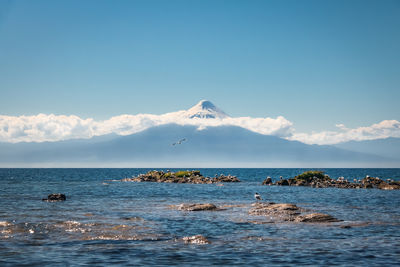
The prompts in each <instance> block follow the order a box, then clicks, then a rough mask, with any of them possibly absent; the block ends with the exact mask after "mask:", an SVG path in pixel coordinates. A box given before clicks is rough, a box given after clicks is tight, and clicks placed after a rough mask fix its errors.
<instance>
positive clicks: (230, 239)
mask: <svg viewBox="0 0 400 267" xmlns="http://www.w3.org/2000/svg"><path fill="white" fill-rule="evenodd" d="M171 170H174V169H171ZM200 170H201V172H202V174H204V175H208V176H214V175H215V174H220V173H223V174H231V175H236V176H238V178H239V179H241V180H242V182H241V183H232V184H229V183H226V184H225V185H224V186H216V185H215V184H211V185H207V184H204V185H203V184H200V185H197V184H163V183H133V182H120V181H116V180H119V179H122V178H126V177H132V176H136V175H138V174H140V173H145V172H146V171H148V169H0V266H15V265H29V266H36V265H37V266H45V265H53V264H56V265H61V266H69V265H96V266H110V265H123V266H129V265H131V266H138V265H158V266H162V265H181V266H207V265H226V266H232V265H244V266H249V265H252V266H261V265H285V266H288V265H302V264H307V265H318V266H322V265H345V266H396V265H397V266H398V265H400V191H385V190H377V189H336V188H308V187H277V186H262V185H261V182H262V181H263V180H264V179H265V178H266V176H271V177H272V178H273V179H278V177H279V176H280V175H282V176H283V177H285V178H289V177H294V176H295V175H297V174H299V173H301V172H303V171H304V170H306V169H200ZM323 170H324V171H325V172H326V173H327V174H328V175H330V176H331V177H334V178H337V177H339V176H344V177H345V178H348V179H351V180H352V179H354V178H357V179H360V178H363V177H365V175H370V176H378V177H380V178H384V179H386V178H391V179H395V180H400V169H323ZM56 192H60V193H64V194H66V195H67V201H65V202H53V203H49V202H43V201H41V199H42V198H45V197H46V196H47V195H48V194H50V193H56ZM255 192H258V193H260V194H261V195H262V197H263V198H264V200H266V201H274V202H277V203H294V204H297V205H298V206H300V207H303V208H306V209H309V210H315V211H317V212H323V213H328V214H330V215H332V216H334V217H336V218H338V219H340V220H343V221H342V222H339V223H332V224H305V223H288V222H286V223H284V222H278V223H266V224H258V223H254V221H262V220H263V218H259V217H257V216H250V215H248V209H249V207H250V205H251V204H252V203H254V200H253V195H254V193H255ZM199 202H203V203H204V202H210V203H214V204H216V205H218V206H222V207H225V210H221V211H202V212H182V211H178V210H175V209H172V208H170V205H175V204H181V203H199ZM348 224H351V225H353V227H351V228H341V227H340V226H342V225H348ZM197 234H201V235H204V236H205V237H207V238H208V239H209V240H210V241H211V242H212V243H211V244H207V245H194V244H185V243H184V242H182V241H181V238H183V237H185V236H192V235H197Z"/></svg>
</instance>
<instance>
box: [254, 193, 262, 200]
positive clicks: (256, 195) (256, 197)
mask: <svg viewBox="0 0 400 267" xmlns="http://www.w3.org/2000/svg"><path fill="white" fill-rule="evenodd" d="M254 198H255V199H256V200H262V198H261V196H260V194H258V193H255V194H254Z"/></svg>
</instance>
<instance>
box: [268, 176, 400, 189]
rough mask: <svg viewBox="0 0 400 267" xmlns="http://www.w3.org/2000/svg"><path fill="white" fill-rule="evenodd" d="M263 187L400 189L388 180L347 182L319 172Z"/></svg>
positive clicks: (281, 180)
mask: <svg viewBox="0 0 400 267" xmlns="http://www.w3.org/2000/svg"><path fill="white" fill-rule="evenodd" d="M262 184H263V185H280V186H309V187H315V188H327V187H336V188H377V189H384V190H395V189H400V182H396V181H393V180H390V179H388V180H387V182H385V181H384V180H382V179H380V178H378V177H369V176H367V177H365V178H364V179H362V180H355V182H349V181H348V180H346V179H344V177H339V178H338V179H332V178H330V177H329V176H328V175H326V174H324V173H323V172H321V171H307V172H304V173H302V174H300V175H298V176H296V177H294V178H290V179H280V180H278V181H276V182H275V183H272V181H271V180H268V178H267V179H266V180H264V181H263V183H262Z"/></svg>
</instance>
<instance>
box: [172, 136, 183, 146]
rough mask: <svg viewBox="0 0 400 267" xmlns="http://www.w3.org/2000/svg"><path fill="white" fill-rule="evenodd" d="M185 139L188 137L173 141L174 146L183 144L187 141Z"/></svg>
mask: <svg viewBox="0 0 400 267" xmlns="http://www.w3.org/2000/svg"><path fill="white" fill-rule="evenodd" d="M185 141H186V138H183V139H181V140H179V141H178V142H175V143H173V144H172V145H173V146H176V145H180V144H182V143H183V142H185Z"/></svg>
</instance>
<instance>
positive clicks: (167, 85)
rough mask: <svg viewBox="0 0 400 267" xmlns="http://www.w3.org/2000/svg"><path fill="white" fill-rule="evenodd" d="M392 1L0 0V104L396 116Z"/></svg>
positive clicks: (309, 117)
mask: <svg viewBox="0 0 400 267" xmlns="http://www.w3.org/2000/svg"><path fill="white" fill-rule="evenodd" d="M399 47H400V1H365V0H363V1H351V0H348V1H339V0H337V1H285V0H284V1H218V0H217V1H215V0H214V1H204V0H203V1H194V0H193V1H151V0H150V1H40V0H38V1H5V0H2V1H0V92H1V94H0V96H1V97H0V114H1V115H15V116H18V115H23V114H26V115H34V114H38V113H46V114H49V113H54V114H74V115H78V116H80V117H83V118H88V117H92V118H95V119H107V118H109V117H111V116H114V115H119V114H123V113H128V114H136V113H153V114H161V113H165V112H170V111H175V110H180V109H187V108H189V107H191V106H192V105H194V104H196V103H197V102H198V101H199V100H201V99H209V100H211V101H212V102H213V103H215V104H216V105H217V106H218V107H220V108H221V109H222V110H224V111H225V112H227V113H228V114H230V115H232V116H252V117H266V116H270V117H276V116H278V115H282V116H284V117H285V118H287V119H288V120H290V121H292V122H293V123H294V124H295V126H296V129H297V130H299V131H303V132H310V131H311V130H315V131H319V130H329V129H333V128H334V125H335V124H338V123H343V124H345V125H346V126H347V127H358V126H364V125H365V126H366V125H371V124H373V123H377V122H380V121H382V120H387V119H392V120H398V119H400V109H399V106H398V101H399V99H400V90H399V84H400V64H399V62H400V49H399Z"/></svg>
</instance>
